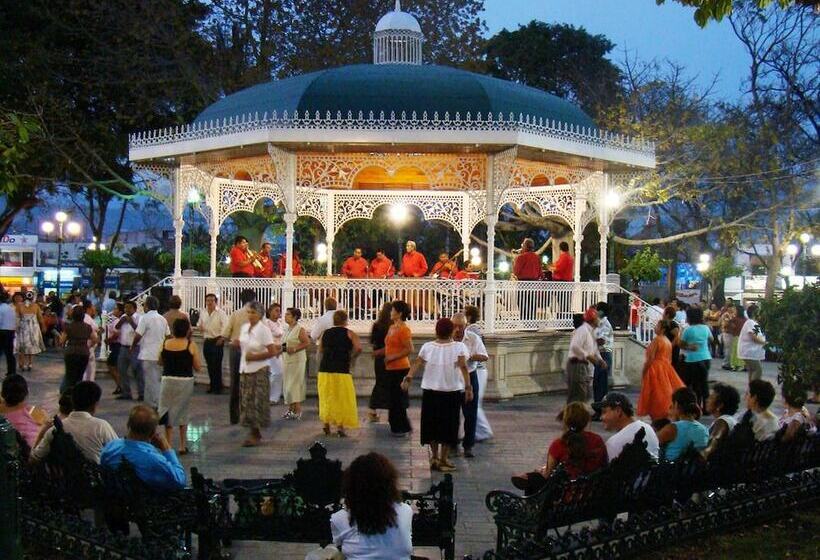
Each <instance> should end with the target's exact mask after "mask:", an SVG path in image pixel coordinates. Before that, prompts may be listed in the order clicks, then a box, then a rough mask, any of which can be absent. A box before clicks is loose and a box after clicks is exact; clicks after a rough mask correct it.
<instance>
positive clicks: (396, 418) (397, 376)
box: [385, 369, 412, 434]
mask: <svg viewBox="0 0 820 560" xmlns="http://www.w3.org/2000/svg"><path fill="white" fill-rule="evenodd" d="M409 371H410V370H409V369H390V370H387V372H386V373H385V382H386V385H387V387H388V392H389V395H390V408H389V410H388V414H387V421H388V422H389V423H390V431H391V432H393V433H394V434H406V433H407V432H409V431H411V429H412V428H411V427H410V419H409V418H408V417H407V407H408V406H409V405H410V397H409V394H408V393H406V392H405V391H402V389H401V382H402V380H403V379H404V377H405V376H406V375H407V373H408V372H409Z"/></svg>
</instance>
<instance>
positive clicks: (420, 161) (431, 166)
mask: <svg viewBox="0 0 820 560" xmlns="http://www.w3.org/2000/svg"><path fill="white" fill-rule="evenodd" d="M297 160H298V161H297V166H298V171H297V179H296V181H297V185H298V186H300V187H312V188H320V189H352V188H353V186H354V183H355V181H356V176H357V175H358V174H359V173H360V172H361V171H362V170H364V169H367V168H370V167H377V168H380V169H383V170H385V171H386V172H387V174H388V175H391V176H392V175H393V174H395V173H396V172H397V171H398V170H400V169H402V168H415V169H418V170H419V171H421V173H423V174H424V176H425V178H426V179H427V183H428V184H429V186H430V188H432V189H441V190H461V189H481V188H483V187H484V167H485V164H484V161H485V156H483V155H476V154H467V155H465V154H461V155H458V154H412V153H409V154H394V153H347V154H305V153H302V154H299V155H298V158H297Z"/></svg>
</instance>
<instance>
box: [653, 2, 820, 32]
mask: <svg viewBox="0 0 820 560" xmlns="http://www.w3.org/2000/svg"><path fill="white" fill-rule="evenodd" d="M744 1H745V3H747V4H750V5H753V6H757V7H758V8H761V9H762V8H766V7H767V6H769V5H770V4H772V3H773V2H774V1H775V0H744ZM665 2H666V0H655V3H656V4H658V5H659V6H660V5H661V4H664V3H665ZM675 2H677V3H678V4H683V5H684V6H689V7H692V8H695V13H694V18H695V23H697V24H698V25H699V26H700V27H706V24H707V23H709V22H710V21H712V20H714V21H721V20H722V19H723V18H724V17H726V16H728V15H731V14H732V0H675ZM808 3H809V2H805V1H803V2H801V1H796V0H777V4H778V5H779V6H780V7H781V8H784V9H785V8H788V7H789V6H792V5H794V4H808Z"/></svg>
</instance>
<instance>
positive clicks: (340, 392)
mask: <svg viewBox="0 0 820 560" xmlns="http://www.w3.org/2000/svg"><path fill="white" fill-rule="evenodd" d="M319 351H320V352H321V353H322V359H321V361H320V362H319V379H318V386H319V420H321V421H322V423H323V424H324V432H325V434H328V435H329V434H330V428H331V425H335V426H336V427H337V430H338V431H337V433H338V434H339V437H347V432H345V429H346V428H358V427H359V411H358V408H357V407H356V390H355V389H354V388H353V376H352V375H351V373H350V364H351V362H352V361H353V358H355V357H356V356H358V355H359V354H360V353H361V351H362V345H361V343H360V342H359V337H358V335H357V334H356V333H354V332H353V331H351V330H350V329H348V328H347V312H346V311H343V310H341V309H340V310H338V311H336V312H335V313H334V314H333V327H331V328H329V329H327V330H326V331H325V332H324V333H323V334H322V338H321V339H320V341H319Z"/></svg>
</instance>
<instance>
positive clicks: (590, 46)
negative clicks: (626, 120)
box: [484, 20, 621, 115]
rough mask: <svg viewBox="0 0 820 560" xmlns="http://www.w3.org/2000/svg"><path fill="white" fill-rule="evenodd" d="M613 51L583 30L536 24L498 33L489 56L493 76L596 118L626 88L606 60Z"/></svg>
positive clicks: (601, 39) (606, 41)
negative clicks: (555, 98)
mask: <svg viewBox="0 0 820 560" xmlns="http://www.w3.org/2000/svg"><path fill="white" fill-rule="evenodd" d="M614 47H615V45H614V44H613V43H612V42H611V41H609V39H607V38H606V37H604V36H603V35H591V34H589V33H588V32H587V31H586V30H584V29H583V28H577V27H574V26H572V25H566V24H551V23H546V22H543V21H535V20H533V21H531V22H530V23H528V24H527V25H521V26H519V27H518V29H517V30H515V31H508V30H506V29H503V30H501V31H500V32H498V33H497V34H496V35H494V36H493V37H492V38H490V39H489V40H488V41H487V45H486V47H485V49H484V53H485V57H486V64H487V70H488V71H489V73H490V74H492V75H493V76H496V77H499V78H503V79H505V80H511V81H514V82H519V83H522V84H527V85H529V86H533V87H537V88H539V89H542V90H544V91H546V92H549V93H552V94H554V95H557V96H559V97H563V98H564V99H567V100H569V101H571V102H573V103H576V104H578V105H579V106H580V107H581V108H582V109H584V110H585V111H587V112H589V113H590V114H592V115H595V114H597V112H598V111H599V110H600V109H601V108H602V107H608V106H610V105H611V104H613V103H614V102H615V98H616V96H617V94H618V93H619V92H620V89H621V84H620V80H621V71H620V70H619V69H618V67H617V66H616V65H615V64H613V63H612V62H611V61H610V60H609V59H608V58H607V56H608V55H609V54H610V52H611V51H612V49H613V48H614Z"/></svg>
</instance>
